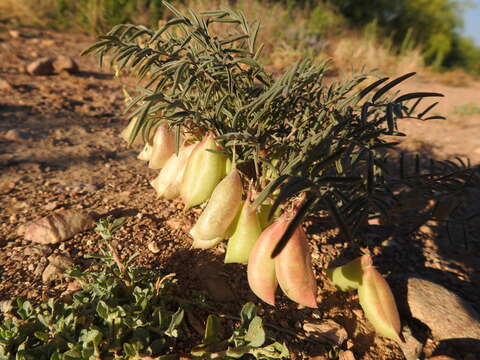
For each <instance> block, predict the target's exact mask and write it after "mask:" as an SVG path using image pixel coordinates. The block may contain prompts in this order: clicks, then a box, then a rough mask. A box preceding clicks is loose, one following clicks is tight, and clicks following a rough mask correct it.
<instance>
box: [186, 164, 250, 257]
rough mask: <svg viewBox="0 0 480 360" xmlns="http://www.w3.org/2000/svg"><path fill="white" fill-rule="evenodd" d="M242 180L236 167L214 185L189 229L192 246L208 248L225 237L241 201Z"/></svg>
mask: <svg viewBox="0 0 480 360" xmlns="http://www.w3.org/2000/svg"><path fill="white" fill-rule="evenodd" d="M242 192H243V187H242V180H241V179H240V174H239V173H238V171H237V169H233V171H232V172H231V173H230V174H229V175H228V176H227V177H226V178H224V179H223V180H222V181H220V183H219V184H218V185H217V186H216V187H215V190H214V191H213V193H212V196H211V197H210V200H209V201H208V204H207V206H206V207H205V209H204V210H203V212H202V214H201V215H200V217H199V218H198V220H197V222H196V223H195V225H194V226H193V227H192V229H191V230H190V235H191V236H192V237H193V244H192V246H193V247H194V248H200V249H208V248H211V247H213V246H215V245H217V244H218V243H219V242H220V241H222V240H223V239H224V238H225V237H226V233H227V230H228V228H229V227H230V224H231V223H232V222H233V220H234V219H235V218H236V216H237V214H238V211H239V210H240V205H241V203H242Z"/></svg>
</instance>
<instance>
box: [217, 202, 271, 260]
mask: <svg viewBox="0 0 480 360" xmlns="http://www.w3.org/2000/svg"><path fill="white" fill-rule="evenodd" d="M261 233H262V228H261V226H260V221H259V219H258V212H257V207H256V206H252V204H251V202H250V201H249V200H246V201H245V202H244V204H243V206H242V209H241V212H240V217H239V218H238V221H237V224H236V227H235V231H234V233H233V235H232V236H231V237H230V239H229V240H228V245H227V252H226V254H225V263H240V264H246V263H247V262H248V257H249V256H250V252H251V250H252V248H253V246H254V245H255V242H256V241H257V239H258V238H259V236H260V234H261Z"/></svg>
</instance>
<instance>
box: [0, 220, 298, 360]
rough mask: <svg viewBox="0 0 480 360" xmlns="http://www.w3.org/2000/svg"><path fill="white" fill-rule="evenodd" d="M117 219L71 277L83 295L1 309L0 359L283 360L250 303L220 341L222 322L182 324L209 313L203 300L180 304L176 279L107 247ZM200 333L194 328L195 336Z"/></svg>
mask: <svg viewBox="0 0 480 360" xmlns="http://www.w3.org/2000/svg"><path fill="white" fill-rule="evenodd" d="M123 220H124V219H122V218H119V219H116V220H112V219H110V218H106V219H101V220H100V221H99V223H98V225H97V232H98V233H99V234H101V236H102V237H103V239H104V240H105V242H106V245H107V246H106V248H102V249H101V250H100V253H99V254H95V255H92V257H94V258H97V259H98V260H99V264H98V266H96V269H93V268H92V269H89V270H81V269H79V268H76V269H73V270H72V271H71V272H70V274H69V277H70V278H72V279H75V280H76V281H77V282H78V283H79V284H80V286H81V289H80V290H79V291H77V292H75V293H73V294H69V296H70V297H71V298H70V300H55V299H50V300H48V301H47V302H42V303H39V304H32V303H30V302H29V301H28V300H26V299H23V298H20V299H17V300H16V301H14V302H12V303H11V304H10V306H8V308H6V309H5V308H4V313H3V314H2V315H1V320H2V322H1V324H0V358H2V359H18V360H30V359H51V360H56V359H58V360H73V359H91V360H94V359H132V360H133V359H163V360H167V359H168V360H170V359H172V360H174V359H180V358H181V357H186V356H191V357H199V358H224V359H237V358H239V357H242V356H243V355H245V354H250V355H251V356H254V357H255V358H256V359H282V358H288V355H289V353H288V349H287V348H286V347H285V345H283V344H281V343H279V342H276V341H274V340H272V339H271V337H270V336H268V335H267V332H266V330H265V329H264V326H263V323H262V319H261V318H260V317H259V316H258V315H257V314H256V308H255V306H254V305H253V304H252V303H247V304H245V305H244V306H243V308H242V310H241V313H240V318H239V321H238V326H236V327H235V329H233V330H232V332H231V333H230V334H229V335H221V334H223V333H224V332H223V331H221V329H220V326H221V321H220V320H221V318H220V316H219V315H216V314H211V315H208V317H206V319H205V321H204V322H205V330H204V331H203V333H202V334H198V332H197V333H196V332H195V329H194V328H193V327H192V326H191V324H190V322H188V321H187V318H189V315H191V316H194V317H195V318H196V319H197V321H199V322H202V320H201V319H200V318H199V313H206V314H208V311H209V310H211V309H212V308H213V307H212V305H209V303H208V302H207V301H206V300H205V298H204V297H202V296H199V294H197V296H195V294H194V293H192V294H190V296H188V297H186V296H185V291H181V292H180V291H178V290H177V288H176V284H175V283H176V281H175V274H166V275H165V274H161V273H159V272H158V271H156V270H149V269H146V268H142V267H138V266H133V265H132V260H133V259H134V257H135V255H133V256H132V257H130V258H129V259H126V261H124V262H122V261H121V260H120V257H119V255H118V254H117V253H116V251H115V249H114V248H113V246H111V245H110V240H111V238H112V236H113V233H114V232H115V231H116V230H117V229H118V228H119V227H120V226H121V225H122V223H123ZM197 331H198V328H197Z"/></svg>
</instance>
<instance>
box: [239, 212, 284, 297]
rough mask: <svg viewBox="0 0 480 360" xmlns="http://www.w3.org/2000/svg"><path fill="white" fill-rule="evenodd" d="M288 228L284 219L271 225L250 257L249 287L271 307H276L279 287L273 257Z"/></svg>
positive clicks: (261, 235)
mask: <svg viewBox="0 0 480 360" xmlns="http://www.w3.org/2000/svg"><path fill="white" fill-rule="evenodd" d="M287 226H288V221H287V220H285V219H284V218H280V219H277V220H276V221H274V222H273V223H272V224H270V225H269V226H268V227H267V228H266V229H265V230H263V232H262V233H261V234H260V237H259V238H258V240H257V241H256V242H255V245H254V246H253V248H252V250H251V251H250V256H249V257H248V266H247V277H248V285H249V286H250V289H251V290H252V291H253V292H254V294H255V295H257V296H258V297H259V298H260V299H262V300H263V301H265V302H266V303H267V304H270V305H275V291H276V289H277V286H278V281H277V277H276V276H275V261H274V259H272V258H271V255H272V251H273V249H274V248H275V245H277V243H278V241H279V240H280V238H281V237H282V235H283V233H284V232H285V230H286V229H287Z"/></svg>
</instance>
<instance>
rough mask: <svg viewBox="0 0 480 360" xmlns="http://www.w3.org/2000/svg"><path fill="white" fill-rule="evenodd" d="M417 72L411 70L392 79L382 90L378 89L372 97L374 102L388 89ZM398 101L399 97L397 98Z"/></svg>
mask: <svg viewBox="0 0 480 360" xmlns="http://www.w3.org/2000/svg"><path fill="white" fill-rule="evenodd" d="M415 74H416V73H415V72H411V73H408V74H405V75H402V76H399V77H398V78H396V79H394V80H392V81H390V82H389V83H388V84H387V85H385V86H384V87H382V88H381V89H380V90H378V91H377V92H376V93H375V95H374V96H373V98H372V102H373V103H375V102H376V101H377V100H378V99H380V98H381V97H382V96H383V95H384V94H385V93H386V92H387V91H388V90H390V89H392V88H394V87H395V86H397V85H398V84H400V83H401V82H402V81H405V80H407V79H408V78H411V77H412V76H413V75H415ZM397 101H398V99H397Z"/></svg>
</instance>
